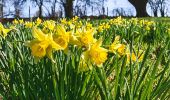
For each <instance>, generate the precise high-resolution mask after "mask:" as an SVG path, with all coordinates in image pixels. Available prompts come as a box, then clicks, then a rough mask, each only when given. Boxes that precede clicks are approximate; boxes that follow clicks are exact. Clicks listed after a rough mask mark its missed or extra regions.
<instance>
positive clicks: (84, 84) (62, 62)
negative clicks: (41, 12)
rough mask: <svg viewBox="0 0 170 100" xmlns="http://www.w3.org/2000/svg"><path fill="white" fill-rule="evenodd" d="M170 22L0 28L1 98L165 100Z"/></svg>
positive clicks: (20, 23)
mask: <svg viewBox="0 0 170 100" xmlns="http://www.w3.org/2000/svg"><path fill="white" fill-rule="evenodd" d="M169 21H170V18H139V19H137V18H121V17H118V18H114V19H100V20H99V19H96V20H89V19H87V20H86V19H84V20H82V19H80V18H78V17H74V18H72V19H69V20H67V19H58V20H56V21H53V20H44V21H43V20H41V19H39V18H38V19H36V20H35V21H33V22H29V21H24V20H13V21H12V22H11V23H5V24H1V23H0V98H1V97H2V98H3V99H56V100H65V99H66V100H92V99H99V100H112V99H113V100H118V99H128V100H132V99H135V100H137V99H141V100H145V99H153V100H157V99H160V100H168V99H169V98H170V24H169V23H168V22H169Z"/></svg>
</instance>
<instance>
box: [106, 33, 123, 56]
mask: <svg viewBox="0 0 170 100" xmlns="http://www.w3.org/2000/svg"><path fill="white" fill-rule="evenodd" d="M119 39H120V36H116V37H115V40H114V42H113V43H112V44H111V45H110V47H109V50H110V52H112V53H116V52H118V53H119V54H120V55H123V54H125V48H126V46H125V45H124V44H120V42H119Z"/></svg>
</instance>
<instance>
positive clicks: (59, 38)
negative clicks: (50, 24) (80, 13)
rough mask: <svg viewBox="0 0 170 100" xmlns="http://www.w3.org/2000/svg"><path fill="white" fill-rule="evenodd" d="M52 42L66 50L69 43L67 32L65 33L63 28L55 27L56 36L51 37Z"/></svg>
mask: <svg viewBox="0 0 170 100" xmlns="http://www.w3.org/2000/svg"><path fill="white" fill-rule="evenodd" d="M53 39H54V41H55V42H56V43H57V44H59V45H60V46H61V47H62V48H64V49H66V48H67V46H68V43H69V32H66V30H65V29H64V27H63V26H61V25H57V26H56V34H54V35H53Z"/></svg>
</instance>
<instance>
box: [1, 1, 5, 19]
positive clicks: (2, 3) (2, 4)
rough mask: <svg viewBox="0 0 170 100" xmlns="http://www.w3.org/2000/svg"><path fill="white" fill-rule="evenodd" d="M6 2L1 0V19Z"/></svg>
mask: <svg viewBox="0 0 170 100" xmlns="http://www.w3.org/2000/svg"><path fill="white" fill-rule="evenodd" d="M3 6H4V0H0V17H3Z"/></svg>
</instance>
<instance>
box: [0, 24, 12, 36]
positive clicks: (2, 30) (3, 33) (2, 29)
mask: <svg viewBox="0 0 170 100" xmlns="http://www.w3.org/2000/svg"><path fill="white" fill-rule="evenodd" d="M9 31H11V29H7V28H5V27H4V26H3V25H2V23H0V35H1V36H2V37H3V38H5V37H6V36H7V34H8V32H9Z"/></svg>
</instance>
